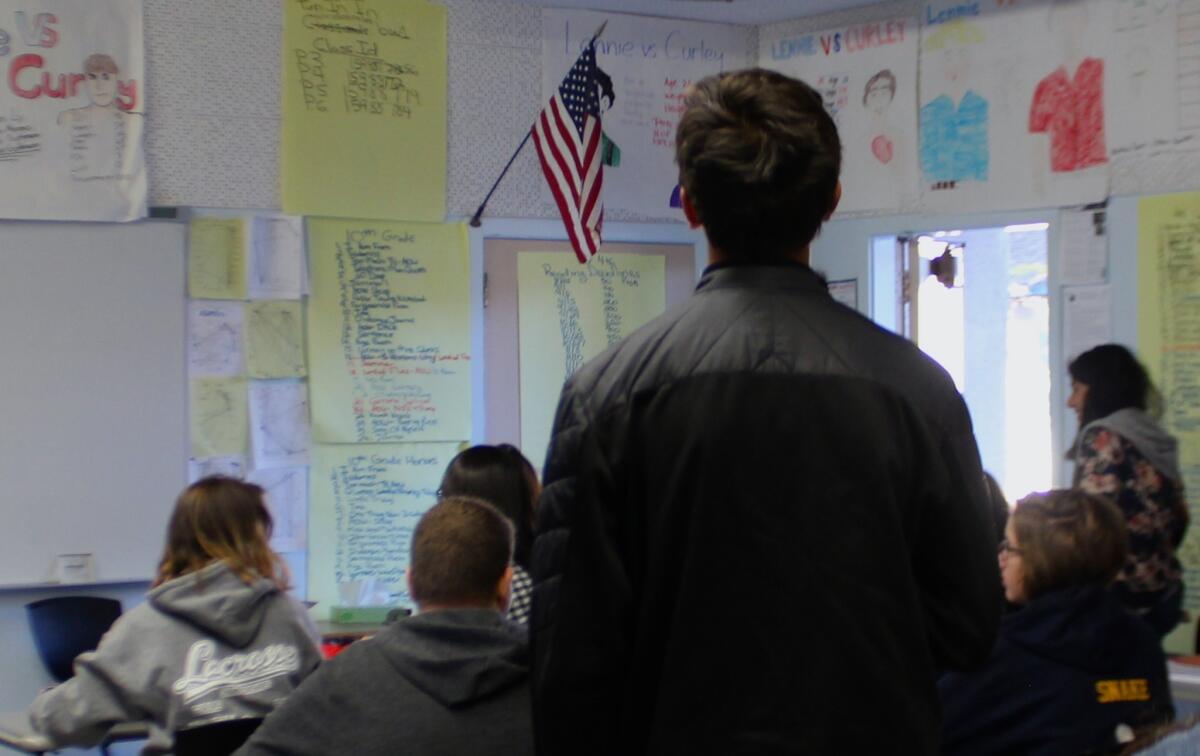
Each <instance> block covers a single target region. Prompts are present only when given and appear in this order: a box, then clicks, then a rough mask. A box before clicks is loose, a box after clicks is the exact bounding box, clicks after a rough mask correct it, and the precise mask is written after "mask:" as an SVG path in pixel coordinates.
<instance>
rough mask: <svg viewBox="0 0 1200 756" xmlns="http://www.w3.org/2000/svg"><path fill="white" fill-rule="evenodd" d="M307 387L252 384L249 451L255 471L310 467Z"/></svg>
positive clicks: (291, 383)
mask: <svg viewBox="0 0 1200 756" xmlns="http://www.w3.org/2000/svg"><path fill="white" fill-rule="evenodd" d="M308 447H309V428H308V386H307V385H306V384H305V383H304V382H303V381H251V382H250V448H251V451H252V456H253V459H254V467H255V468H256V469H266V468H272V467H294V466H296V465H307V464H308Z"/></svg>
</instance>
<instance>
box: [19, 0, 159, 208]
mask: <svg viewBox="0 0 1200 756" xmlns="http://www.w3.org/2000/svg"><path fill="white" fill-rule="evenodd" d="M0 72H2V78H0V82H3V83H2V84H0V87H2V88H3V89H4V90H5V92H4V97H2V98H0V162H4V163H5V164H7V166H8V170H5V171H4V174H3V175H4V176H5V177H6V180H0V218H27V219H39V220H105V221H126V220H133V219H134V218H139V217H142V216H144V215H145V214H146V170H145V163H144V161H143V159H142V128H143V123H142V120H143V116H142V114H143V112H144V111H145V106H144V102H143V101H144V96H145V87H144V78H143V71H142V4H141V2H139V1H138V0H35V2H15V0H0Z"/></svg>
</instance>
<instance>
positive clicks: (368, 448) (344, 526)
mask: <svg viewBox="0 0 1200 756" xmlns="http://www.w3.org/2000/svg"><path fill="white" fill-rule="evenodd" d="M457 453H458V444H387V445H381V444H363V445H348V444H340V445H317V446H315V447H314V448H313V465H312V478H311V480H310V486H309V490H310V491H311V496H312V499H311V503H310V505H309V514H308V598H309V600H310V601H316V602H317V608H316V616H317V617H319V618H328V617H329V610H330V609H331V608H332V607H334V606H353V605H357V604H360V603H369V604H371V603H373V604H401V605H404V606H410V605H411V601H410V600H409V597H408V587H407V586H406V585H405V575H404V572H405V570H406V569H407V568H408V553H409V545H410V541H411V538H412V532H413V528H414V527H416V524H417V521H418V520H419V519H421V515H423V514H424V513H425V512H426V511H427V510H428V509H429V508H430V507H432V506H433V505H434V503H435V502H436V501H437V489H438V486H439V485H441V480H442V473H443V472H445V470H446V466H447V465H449V464H450V460H451V459H453V457H454V455H455V454H457Z"/></svg>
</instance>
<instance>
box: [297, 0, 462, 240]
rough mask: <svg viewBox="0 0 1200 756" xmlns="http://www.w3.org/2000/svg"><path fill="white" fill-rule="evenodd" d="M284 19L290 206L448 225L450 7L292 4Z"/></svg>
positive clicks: (371, 1) (366, 0)
mask: <svg viewBox="0 0 1200 756" xmlns="http://www.w3.org/2000/svg"><path fill="white" fill-rule="evenodd" d="M283 24H284V25H283V48H284V49H283V134H282V140H281V143H280V171H281V173H282V177H281V184H280V186H281V192H282V200H283V209H284V210H285V211H286V212H288V213H291V214H294V215H327V216H335V217H339V218H386V219H398V220H414V221H441V220H442V219H443V217H444V216H445V212H446V8H445V7H444V6H441V5H438V4H437V3H430V2H425V0H403V1H401V0H355V2H337V1H335V0H286V1H285V2H284V3H283Z"/></svg>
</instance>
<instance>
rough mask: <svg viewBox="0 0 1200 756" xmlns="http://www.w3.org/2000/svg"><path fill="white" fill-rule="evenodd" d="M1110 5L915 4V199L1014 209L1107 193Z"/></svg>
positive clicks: (1007, 0) (1018, 1)
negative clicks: (917, 74) (917, 40)
mask: <svg viewBox="0 0 1200 756" xmlns="http://www.w3.org/2000/svg"><path fill="white" fill-rule="evenodd" d="M1112 7H1113V2H1112V0H934V1H933V2H929V3H927V4H925V5H924V6H923V10H922V14H921V21H920V23H921V41H920V56H921V67H920V87H919V89H920V103H921V104H920V137H919V140H918V141H919V148H918V155H919V164H920V184H921V191H922V198H921V201H922V205H923V207H925V208H926V209H930V210H949V211H984V210H1011V209H1021V208H1033V207H1046V206H1053V205H1078V204H1085V203H1089V202H1096V201H1099V200H1102V199H1104V197H1105V196H1106V195H1107V193H1108V147H1107V141H1106V136H1105V134H1106V115H1105V114H1106V108H1105V99H1106V98H1105V97H1104V91H1105V76H1106V75H1107V74H1109V73H1111V72H1106V70H1105V69H1106V65H1105V64H1106V61H1105V56H1106V54H1107V53H1108V51H1109V48H1110V47H1111V37H1112V22H1111V16H1112Z"/></svg>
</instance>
